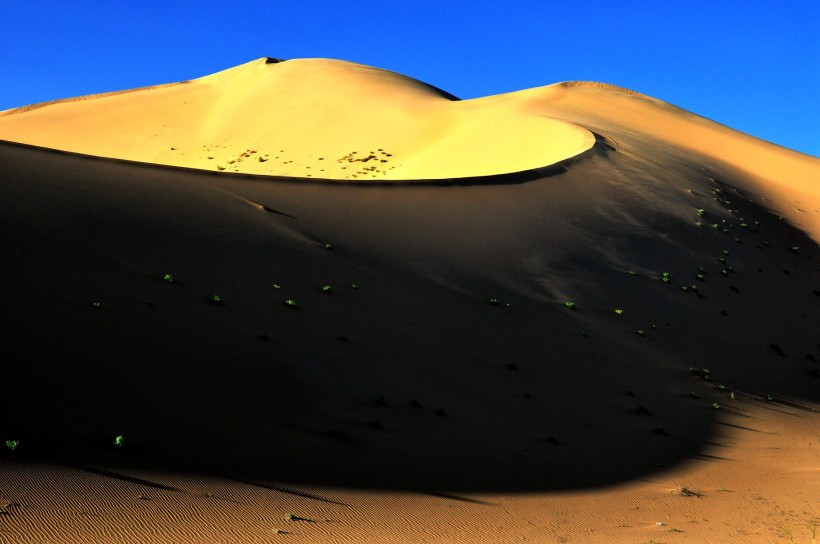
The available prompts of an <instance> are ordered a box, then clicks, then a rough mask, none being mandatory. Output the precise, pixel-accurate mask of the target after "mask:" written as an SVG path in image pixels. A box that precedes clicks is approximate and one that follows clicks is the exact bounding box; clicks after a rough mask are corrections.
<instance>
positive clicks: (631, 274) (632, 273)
mask: <svg viewBox="0 0 820 544" xmlns="http://www.w3.org/2000/svg"><path fill="white" fill-rule="evenodd" d="M629 275H630V276H637V275H638V273H637V272H635V271H634V270H630V271H629Z"/></svg>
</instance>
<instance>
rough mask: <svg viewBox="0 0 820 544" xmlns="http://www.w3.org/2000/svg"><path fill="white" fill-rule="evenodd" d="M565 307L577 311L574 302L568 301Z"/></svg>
mask: <svg viewBox="0 0 820 544" xmlns="http://www.w3.org/2000/svg"><path fill="white" fill-rule="evenodd" d="M564 306H566V307H567V308H569V309H570V310H574V309H575V303H574V302H569V301H567V302H565V303H564Z"/></svg>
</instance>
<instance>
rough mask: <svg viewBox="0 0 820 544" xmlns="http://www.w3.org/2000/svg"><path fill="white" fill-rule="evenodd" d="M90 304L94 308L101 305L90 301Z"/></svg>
mask: <svg viewBox="0 0 820 544" xmlns="http://www.w3.org/2000/svg"><path fill="white" fill-rule="evenodd" d="M91 305H92V306H93V307H95V308H100V307H101V306H102V305H101V304H100V303H99V302H92V303H91Z"/></svg>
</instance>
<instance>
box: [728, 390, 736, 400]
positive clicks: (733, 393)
mask: <svg viewBox="0 0 820 544" xmlns="http://www.w3.org/2000/svg"><path fill="white" fill-rule="evenodd" d="M729 399H730V400H735V392H734V391H732V392H731V393H729Z"/></svg>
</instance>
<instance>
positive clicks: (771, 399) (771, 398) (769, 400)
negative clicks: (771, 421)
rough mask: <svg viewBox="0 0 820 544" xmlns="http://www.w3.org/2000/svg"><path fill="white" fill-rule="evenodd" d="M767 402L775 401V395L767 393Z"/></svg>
mask: <svg viewBox="0 0 820 544" xmlns="http://www.w3.org/2000/svg"><path fill="white" fill-rule="evenodd" d="M766 402H774V397H773V396H771V395H770V394H768V393H766Z"/></svg>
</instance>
